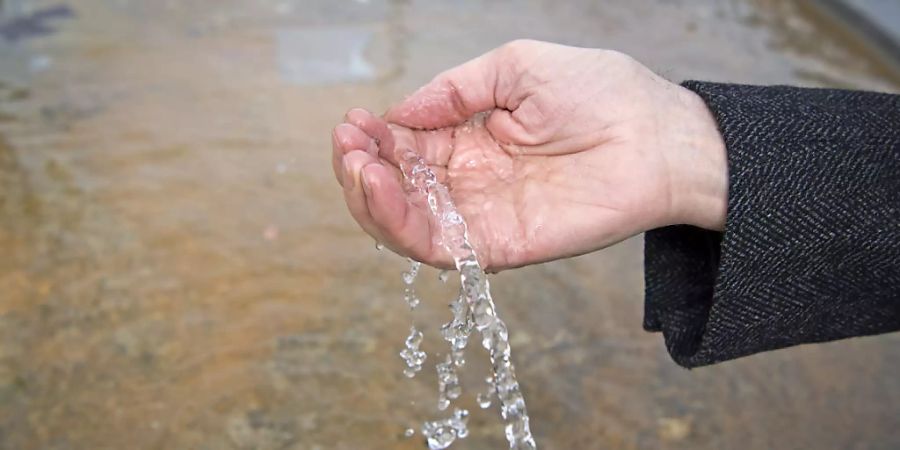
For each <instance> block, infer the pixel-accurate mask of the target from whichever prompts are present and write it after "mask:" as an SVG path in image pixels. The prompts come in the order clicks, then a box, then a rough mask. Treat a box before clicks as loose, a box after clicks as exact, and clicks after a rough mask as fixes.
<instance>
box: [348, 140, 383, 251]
mask: <svg viewBox="0 0 900 450" xmlns="http://www.w3.org/2000/svg"><path fill="white" fill-rule="evenodd" d="M375 165H378V166H380V165H381V164H379V162H378V160H377V159H375V157H374V156H372V155H370V154H368V153H366V152H364V151H362V150H352V151H351V152H350V153H347V154H346V155H344V157H343V161H342V170H343V180H344V201H345V202H346V203H347V208H348V209H349V210H350V215H352V216H353V218H354V219H355V220H356V222H357V223H359V225H360V226H361V227H362V229H363V230H365V232H366V233H369V235H370V236H372V237H373V238H375V240H377V241H378V242H384V241H385V239H384V236H382V234H381V232H380V231H379V229H378V226H377V225H376V224H375V221H374V220H373V219H372V215H371V214H370V213H369V206H368V204H367V202H366V193H365V191H364V188H363V186H362V180H361V179H360V177H361V174H362V170H363V168H364V167H366V166H375Z"/></svg>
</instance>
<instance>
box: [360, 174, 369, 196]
mask: <svg viewBox="0 0 900 450" xmlns="http://www.w3.org/2000/svg"><path fill="white" fill-rule="evenodd" d="M359 178H360V179H362V186H363V191H365V193H366V195H372V190H371V188H370V187H369V180H368V179H366V170H365V169H363V170H362V171H360V174H359Z"/></svg>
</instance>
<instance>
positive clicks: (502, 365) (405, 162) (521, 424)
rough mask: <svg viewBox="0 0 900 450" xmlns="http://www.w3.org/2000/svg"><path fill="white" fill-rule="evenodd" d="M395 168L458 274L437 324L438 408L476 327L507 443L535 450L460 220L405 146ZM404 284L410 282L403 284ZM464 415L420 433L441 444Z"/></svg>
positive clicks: (502, 333) (454, 383)
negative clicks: (444, 349)
mask: <svg viewBox="0 0 900 450" xmlns="http://www.w3.org/2000/svg"><path fill="white" fill-rule="evenodd" d="M400 168H401V170H402V172H403V176H404V185H405V188H406V190H407V192H409V193H410V195H412V196H419V197H422V198H424V199H425V200H426V201H427V204H428V209H429V210H430V212H431V214H432V215H433V218H434V220H435V221H436V223H437V225H438V227H439V229H440V231H441V232H440V236H439V238H440V243H441V245H443V247H444V248H445V249H447V251H448V252H449V253H450V255H451V256H452V258H453V261H454V263H455V265H456V269H457V270H458V271H459V274H460V284H461V287H460V293H459V296H458V297H457V298H456V299H455V300H454V301H453V303H451V305H450V308H451V310H452V312H453V319H452V320H451V321H450V322H449V323H447V324H445V325H444V326H443V327H442V329H441V333H442V335H443V337H444V339H445V340H446V341H447V342H448V343H449V344H450V354H449V355H448V356H447V357H446V358H445V360H444V361H443V362H440V363H438V364H437V366H436V367H437V371H438V388H439V398H438V408H439V409H440V410H444V409H446V408H447V407H449V405H450V401H451V400H453V399H455V398H457V397H458V396H459V395H460V393H461V389H460V386H459V377H458V375H457V374H456V369H457V368H460V367H462V366H463V365H464V364H465V359H464V358H463V351H464V350H465V348H466V345H467V343H468V338H469V335H470V334H471V332H472V330H473V329H476V330H478V331H480V332H481V336H482V341H481V343H482V345H483V346H484V348H485V349H487V350H488V352H489V354H490V359H491V366H492V369H493V376H491V377H489V378H488V380H487V381H488V387H489V393H493V394H494V395H496V397H497V399H498V400H499V402H500V415H501V416H502V418H503V420H504V421H505V423H506V426H505V431H506V438H507V440H508V441H509V448H510V449H515V450H523V449H536V448H537V445H536V444H535V442H534V438H533V437H532V435H531V430H530V428H529V424H528V413H527V411H526V408H525V398H524V397H523V396H522V392H521V390H520V389H519V383H518V382H517V381H516V375H515V369H514V368H513V364H512V361H511V359H510V346H509V340H508V338H509V335H508V331H507V328H506V324H505V323H504V322H503V321H502V320H501V319H500V318H499V317H498V316H497V312H496V308H495V307H494V301H493V299H492V298H491V293H490V285H489V283H488V280H487V276H486V275H485V273H484V270H482V268H481V265H480V264H479V263H478V259H477V258H476V255H475V251H474V249H473V248H472V245H471V244H470V243H469V240H468V234H467V228H466V223H465V221H464V220H463V217H462V216H461V215H460V214H459V212H458V211H457V210H456V206H455V205H454V203H453V200H452V199H451V197H450V192H449V190H448V189H447V187H446V186H444V185H442V184H441V183H439V182H438V181H437V178H436V177H435V175H434V173H433V172H432V171H431V169H429V168H428V166H427V165H426V164H425V162H424V161H423V160H422V158H421V157H420V156H419V155H418V154H417V153H416V152H414V151H412V150H409V149H407V150H406V151H405V152H404V153H403V154H401V155H400ZM410 272H413V277H412V279H414V278H415V276H414V275H415V273H416V272H418V266H417V265H415V264H413V266H412V268H411V269H410ZM441 278H444V277H443V276H441ZM406 281H407V277H406V276H404V282H406ZM409 284H411V283H408V286H409ZM490 397H491V396H490V395H483V394H482V395H479V396H478V403H479V405H480V406H481V407H483V408H486V407H488V406H490ZM467 416H468V411H465V410H459V409H457V410H455V412H454V415H453V417H451V418H450V419H444V420H443V421H434V422H426V423H425V424H424V426H423V427H422V433H423V434H424V435H425V437H426V438H427V439H428V445H429V448H431V449H444V448H447V447H449V446H450V444H452V443H453V441H454V440H455V439H456V438H457V437H459V438H463V437H465V435H466V434H468V432H467V431H466V430H465V418H466V417H467Z"/></svg>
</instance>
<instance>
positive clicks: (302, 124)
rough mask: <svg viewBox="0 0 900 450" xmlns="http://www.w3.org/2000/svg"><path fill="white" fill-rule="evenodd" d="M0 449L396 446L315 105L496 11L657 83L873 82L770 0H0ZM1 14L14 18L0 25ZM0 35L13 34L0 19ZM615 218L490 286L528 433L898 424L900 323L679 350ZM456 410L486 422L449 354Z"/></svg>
mask: <svg viewBox="0 0 900 450" xmlns="http://www.w3.org/2000/svg"><path fill="white" fill-rule="evenodd" d="M0 4H2V12H0V18H2V20H0V22H2V23H7V24H9V23H11V22H10V21H13V20H15V18H16V17H19V18H20V19H21V18H22V17H32V19H33V20H32V21H31V22H29V21H27V20H26V21H20V22H18V25H16V28H15V29H14V31H15V37H14V38H7V39H6V40H4V39H3V38H0V449H21V450H30V449H58V450H64V449H197V450H203V449H227V448H235V449H293V450H301V449H302V450H313V449H322V450H325V449H417V448H422V442H421V441H420V440H418V439H405V438H403V437H402V434H403V431H404V429H405V428H406V427H408V426H417V424H418V423H420V421H421V420H423V419H424V418H428V417H431V416H433V414H434V410H435V407H434V404H435V401H436V388H435V376H434V371H433V369H432V367H433V362H434V360H435V356H434V353H435V352H438V351H441V350H442V349H443V348H444V347H443V344H442V342H440V340H439V336H438V333H437V327H438V326H439V324H440V323H442V322H443V321H445V320H447V319H448V317H449V313H448V311H447V310H446V309H445V307H444V305H445V303H446V301H447V300H449V298H450V296H451V295H452V289H451V288H450V286H443V285H441V284H440V283H439V282H437V280H436V273H435V272H434V271H430V270H426V271H425V272H424V276H423V278H424V279H423V282H422V287H421V289H420V291H421V292H422V294H423V296H424V298H425V302H424V304H423V306H421V307H420V309H419V310H418V311H417V314H416V317H415V320H416V321H417V323H419V324H420V326H422V327H425V328H426V329H427V331H428V333H427V334H428V337H427V339H426V342H425V348H426V350H428V351H429V352H430V353H431V356H430V358H431V359H430V362H429V364H428V366H427V367H428V369H427V370H426V371H424V374H423V375H422V376H420V377H417V378H416V379H414V380H412V381H410V380H407V379H406V378H404V377H403V376H402V375H401V370H402V361H401V360H400V359H399V357H398V356H397V351H398V350H399V349H400V347H401V345H402V342H403V339H404V337H405V335H406V333H407V331H408V325H409V321H410V315H409V313H408V311H407V310H406V307H405V305H404V304H403V300H402V297H401V295H402V285H401V281H400V272H401V270H403V269H404V268H405V261H404V260H403V259H402V258H399V257H397V256H395V255H391V254H388V253H387V252H382V253H379V252H376V251H375V250H374V248H373V242H372V241H371V240H370V239H368V238H367V237H366V236H365V235H363V234H362V233H361V232H360V231H359V230H358V229H357V227H356V225H355V224H354V223H353V222H352V220H351V219H350V217H349V215H348V214H347V213H346V211H345V209H344V206H343V203H342V201H341V197H340V192H339V191H338V189H337V187H336V184H335V183H334V182H333V180H332V175H331V168H330V165H329V158H330V148H329V146H330V143H329V142H330V139H329V135H330V129H331V127H332V126H333V125H334V124H335V123H336V122H337V121H338V120H340V117H341V116H342V114H343V112H344V111H345V110H346V109H348V108H349V107H352V106H365V107H368V108H371V109H375V110H383V109H384V108H386V107H387V106H388V105H389V103H390V102H391V101H392V100H394V99H397V98H400V97H401V96H402V95H403V94H404V93H405V92H408V91H410V90H411V89H413V88H415V87H416V86H418V85H419V84H421V83H423V82H425V81H426V80H427V79H428V78H429V77H430V76H432V75H433V74H435V73H436V72H438V71H440V70H443V69H445V68H447V67H449V66H451V65H453V64H456V63H459V62H462V61H464V60H466V59H468V58H470V57H473V56H475V55H477V54H479V53H481V52H483V51H485V50H487V49H490V48H492V47H494V46H496V45H499V44H501V43H503V42H504V41H507V40H510V39H513V38H517V37H532V38H538V39H545V40H552V41H557V42H563V43H569V44H574V45H583V46H596V47H610V48H615V49H619V50H623V51H626V52H629V53H631V54H633V55H634V56H635V57H637V58H638V59H640V60H642V61H644V62H645V63H646V64H648V65H649V66H651V67H653V68H654V69H656V70H658V71H660V72H661V73H662V74H664V75H666V76H667V77H670V78H673V79H682V78H699V79H712V80H723V81H739V82H751V83H791V84H802V85H810V86H842V87H853V88H864V89H880V90H889V91H894V92H896V91H897V86H898V85H897V84H894V83H895V82H896V80H895V79H892V78H891V76H890V74H889V73H887V72H886V70H885V69H884V67H883V66H882V65H881V64H879V63H878V62H877V61H875V60H873V59H871V58H869V57H868V56H867V53H866V52H865V51H863V50H862V49H860V48H858V47H857V46H854V45H852V44H849V43H847V42H845V41H843V40H842V39H841V38H840V36H838V35H835V34H834V33H832V32H831V31H830V30H829V29H828V28H827V27H826V26H823V25H822V24H820V23H819V22H817V21H816V20H813V19H811V18H810V17H808V16H807V15H806V14H805V13H804V12H803V11H802V10H799V9H797V8H796V7H795V6H792V5H793V4H794V3H793V2H781V1H776V0H768V1H765V0H755V1H750V0H747V1H742V0H729V1H722V2H713V1H707V2H695V1H689V0H631V1H605V2H596V1H586V0H579V1H570V2H557V1H550V0H546V1H540V0H529V1H516V2H513V1H487V0H485V1H473V2H464V1H454V0H440V1H408V0H406V1H405V0H396V1H389V0H367V1H362V0H360V1H347V0H342V1H332V0H317V1H300V0H296V1H290V0H281V1H275V0H270V1H264V0H253V1H249V0H215V1H213V0H194V1H174V0H153V1H151V0H147V1H136V0H79V1H72V2H69V3H68V4H67V6H68V7H69V9H70V16H71V17H66V16H65V15H62V14H60V15H56V16H53V17H49V18H47V17H44V18H43V19H42V18H41V16H40V15H37V16H35V15H31V16H29V14H31V13H34V12H35V11H38V10H40V9H41V8H48V7H52V6H55V5H59V4H61V3H60V2H59V1H52V2H50V1H48V2H45V1H29V0H3V1H2V2H0ZM7 30H13V28H7ZM10 35H12V32H11V33H10ZM641 258H642V254H641V242H640V240H639V239H633V240H630V241H627V242H624V243H622V244H620V245H617V246H615V247H612V248H610V249H607V250H605V251H602V252H599V253H596V254H592V255H588V256H585V257H580V258H576V259H572V260H568V261H560V262H556V263H552V264H545V265H542V266H536V267H530V268H525V269H521V270H515V271H510V272H506V273H502V274H500V275H498V276H496V277H495V278H494V280H493V282H492V286H493V287H494V291H495V295H494V297H495V299H496V300H497V302H498V306H499V310H500V313H501V315H502V316H503V317H504V318H505V319H506V321H507V323H508V324H509V327H510V331H511V338H512V343H513V349H514V359H515V362H516V365H517V369H518V373H519V377H520V381H521V383H522V384H523V387H524V390H525V393H526V398H527V400H528V407H529V412H530V413H531V416H532V429H533V431H534V433H535V435H536V438H537V440H538V443H539V444H540V445H541V447H542V448H545V449H595V448H597V449H601V448H603V449H632V448H634V449H680V448H683V449H762V448H792V449H793V448H816V449H850V448H853V449H889V448H898V447H900V434H898V432H897V430H898V429H900V376H898V375H897V374H898V372H900V336H898V335H887V336H880V337H871V338H864V339H854V340H848V341H844V342H837V343H831V344H824V345H815V346H804V347H800V348H793V349H787V350H782V351H777V352H772V353H768V354H763V355H758V356H753V357H749V358H745V359H743V360H739V361H734V362H730V363H726V364H721V365H718V366H715V367H709V368H704V369H699V370H694V371H686V370H683V369H681V368H679V367H677V366H676V365H675V364H674V363H673V362H672V361H671V360H670V359H669V357H668V355H667V354H666V352H665V349H664V347H663V343H662V339H661V337H660V336H658V335H652V334H647V333H645V332H643V331H642V330H641V327H640V323H641V313H642V288H643V281H642V269H641ZM468 359H469V361H470V365H469V366H467V370H466V374H465V378H464V383H465V386H466V387H468V388H469V390H468V391H467V394H466V397H465V400H464V404H465V405H467V406H468V407H469V409H470V410H471V411H472V418H471V421H470V427H471V435H470V436H469V437H468V438H467V439H466V440H464V441H461V442H459V443H458V444H457V445H456V446H454V448H455V449H487V448H492V449H500V448H504V446H505V441H504V439H503V434H502V428H501V425H500V422H499V419H498V418H497V411H496V410H489V411H482V410H480V409H478V408H477V407H476V406H475V404H474V403H475V402H474V400H473V398H472V397H473V395H472V392H473V389H472V388H473V387H475V386H478V387H479V388H480V385H478V384H477V381H478V380H479V379H481V378H482V377H483V374H485V373H486V370H487V368H486V365H485V364H484V360H485V359H486V356H485V355H483V352H482V351H481V350H480V349H479V348H476V347H475V346H473V348H471V349H470V352H469V358H468Z"/></svg>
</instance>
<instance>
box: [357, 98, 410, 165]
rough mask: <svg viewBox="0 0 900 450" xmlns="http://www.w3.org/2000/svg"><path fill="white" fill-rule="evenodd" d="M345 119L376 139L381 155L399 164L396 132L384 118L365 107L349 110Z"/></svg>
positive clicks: (394, 163) (392, 162)
mask: <svg viewBox="0 0 900 450" xmlns="http://www.w3.org/2000/svg"><path fill="white" fill-rule="evenodd" d="M344 120H345V121H346V122H347V123H350V124H353V125H355V126H356V127H357V128H359V129H360V130H362V131H363V132H364V133H366V134H367V135H368V136H369V137H370V138H372V139H373V140H374V141H375V144H376V148H377V149H378V155H379V156H381V157H382V158H384V159H386V160H387V161H388V162H390V163H391V164H393V165H395V166H399V164H398V162H397V157H396V155H394V134H393V133H392V132H391V130H390V129H389V128H388V124H387V122H385V120H384V119H382V118H381V117H378V116H376V115H375V114H372V113H371V112H369V111H367V110H365V109H362V108H354V109H351V110H350V111H347V114H346V115H345V116H344Z"/></svg>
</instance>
